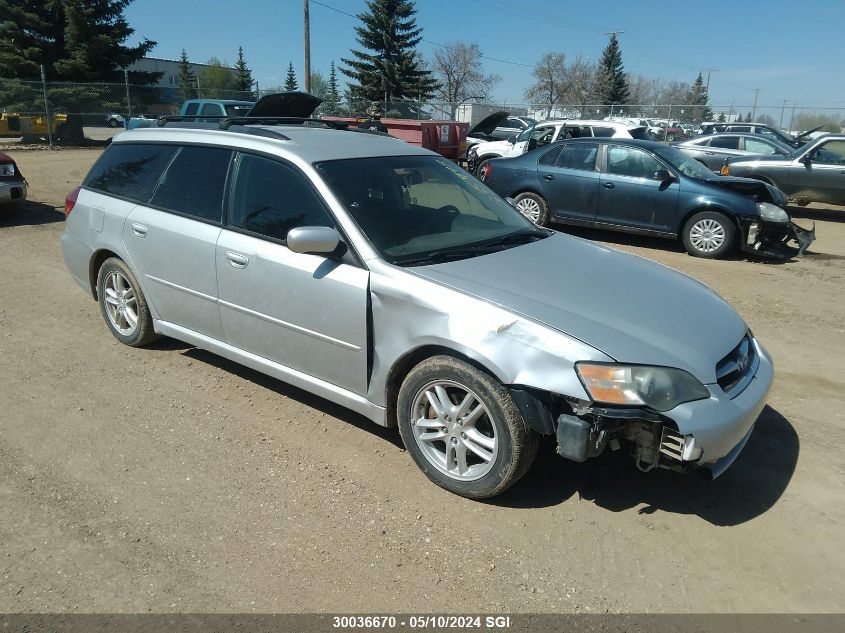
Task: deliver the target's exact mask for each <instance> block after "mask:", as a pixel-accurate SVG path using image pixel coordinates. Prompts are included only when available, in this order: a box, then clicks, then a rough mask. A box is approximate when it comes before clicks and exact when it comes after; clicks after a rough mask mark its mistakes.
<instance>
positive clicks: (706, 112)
mask: <svg viewBox="0 0 845 633" xmlns="http://www.w3.org/2000/svg"><path fill="white" fill-rule="evenodd" d="M708 100H709V96H708V94H707V88H706V87H705V86H704V79H703V78H702V76H701V73H698V77H696V78H695V81H694V82H693V84H692V86H691V87H690V89H689V92H688V93H687V104H688V105H689V106H690V107H689V108H684V114H683V116H682V118H683V120H684V122H686V123H691V122H693V121H709V120H710V119H712V118H713V111H712V110H711V109H710V106H709V105H708V103H707V102H708Z"/></svg>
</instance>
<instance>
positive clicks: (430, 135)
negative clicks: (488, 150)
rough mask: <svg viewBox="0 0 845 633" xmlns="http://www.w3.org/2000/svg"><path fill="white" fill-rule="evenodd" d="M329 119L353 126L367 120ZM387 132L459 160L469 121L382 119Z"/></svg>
mask: <svg viewBox="0 0 845 633" xmlns="http://www.w3.org/2000/svg"><path fill="white" fill-rule="evenodd" d="M323 118H324V119H326V120H328V121H344V122H346V123H349V125H350V127H351V126H357V125H358V124H360V123H362V122H364V121H367V120H368V119H366V118H355V117H333V116H327V117H323ZM381 122H382V123H383V124H384V125H385V126H386V127H387V133H388V134H390V135H391V136H395V137H396V138H398V139H401V140H403V141H405V142H406V143H410V144H411V145H418V146H419V147H423V148H425V149H429V150H431V151H432V152H437V153H438V154H440V155H441V156H445V157H446V158H450V159H452V160H458V158H460V157H461V156H463V154H464V150H465V149H466V140H467V128H468V127H469V123H458V122H457V121H418V120H416V119H384V118H383V119H382V120H381Z"/></svg>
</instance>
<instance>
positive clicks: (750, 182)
mask: <svg viewBox="0 0 845 633" xmlns="http://www.w3.org/2000/svg"><path fill="white" fill-rule="evenodd" d="M705 182H707V183H709V184H711V185H717V186H719V187H722V188H724V189H731V190H733V191H738V192H739V193H743V194H746V195H749V196H751V197H753V198H754V199H755V200H757V201H758V202H771V203H772V204H777V205H781V204H783V203H785V202H786V196H785V195H784V193H783V192H782V191H781V190H780V189H778V188H777V187H773V186H772V185H770V184H768V183H765V182H763V181H762V180H755V179H753V178H733V177H731V176H714V177H713V178H708V179H707V180H706V181H705Z"/></svg>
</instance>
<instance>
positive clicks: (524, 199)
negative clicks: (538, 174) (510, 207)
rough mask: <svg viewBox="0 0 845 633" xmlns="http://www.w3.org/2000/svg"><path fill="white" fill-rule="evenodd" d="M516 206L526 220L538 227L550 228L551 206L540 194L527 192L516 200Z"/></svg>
mask: <svg viewBox="0 0 845 633" xmlns="http://www.w3.org/2000/svg"><path fill="white" fill-rule="evenodd" d="M514 206H516V210H517V211H519V212H520V213H521V214H522V215H524V216H525V217H526V218H528V219H529V220H531V221H532V222H533V223H534V224H536V225H537V226H548V224H549V205H548V204H546V201H545V200H544V199H543V196H541V195H540V194H537V193H534V192H533V191H526V192H524V193H521V194H519V195H518V196H517V197H516V198H514Z"/></svg>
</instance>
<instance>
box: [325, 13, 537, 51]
mask: <svg viewBox="0 0 845 633" xmlns="http://www.w3.org/2000/svg"><path fill="white" fill-rule="evenodd" d="M311 2H312V3H313V4H318V5H320V6H321V7H324V8H326V9H330V10H331V11H335V12H336V13H340V14H342V15H345V16H348V17H350V18H355V19H356V20H357V19H358V16H357V15H355V14H354V13H348V12H347V11H342V10H341V9H337V8H335V7H333V6H330V5H328V4H326V3H325V2H319V0H311ZM420 40H421V41H423V42H425V43H426V44H431V45H432V46H438V47H440V48H443V49H445V50H447V51H454V50H457V49H455V48H454V47H453V46H446V45H445V44H440V43H439V42H432V41H431V40H427V39H425V38H424V37H423V38H420ZM479 57H481V58H483V59H488V60H490V61H493V62H499V63H501V64H511V65H512V66H523V67H525V68H534V64H523V63H522V62H515V61H511V60H509V59H500V58H498V57H489V56H488V55H479Z"/></svg>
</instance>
